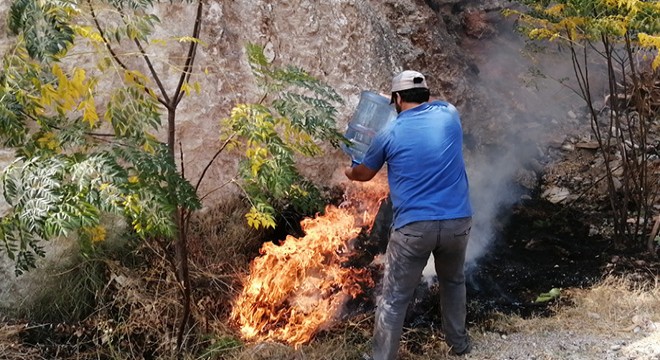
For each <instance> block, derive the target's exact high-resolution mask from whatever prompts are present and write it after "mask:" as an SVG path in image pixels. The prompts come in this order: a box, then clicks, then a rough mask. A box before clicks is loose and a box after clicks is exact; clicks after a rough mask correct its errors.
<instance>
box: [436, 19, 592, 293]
mask: <svg viewBox="0 0 660 360" xmlns="http://www.w3.org/2000/svg"><path fill="white" fill-rule="evenodd" d="M497 17H498V18H499V22H498V23H497V25H495V24H491V25H492V26H494V27H495V30H496V31H495V32H494V33H495V35H493V36H492V37H490V38H488V39H482V40H479V39H465V40H464V42H463V44H462V47H463V49H464V50H466V51H467V52H468V54H470V55H471V56H472V59H473V61H474V63H473V65H474V67H475V69H478V71H476V72H477V74H475V77H474V80H473V85H474V87H473V91H474V92H475V93H477V94H478V98H479V99H481V100H480V101H483V102H482V103H479V104H465V106H464V109H461V110H462V122H463V129H464V132H465V139H466V141H465V158H466V164H467V168H468V169H467V172H468V177H469V181H470V191H471V200H472V205H473V209H474V217H473V225H472V231H471V234H470V242H469V245H468V249H467V256H466V267H467V270H468V271H471V270H473V269H475V268H476V267H477V266H478V261H479V259H480V258H482V257H483V256H484V255H485V254H487V252H488V250H489V249H491V247H492V246H493V245H494V243H495V241H497V240H498V238H500V237H501V234H500V232H499V231H500V230H501V229H500V227H501V226H502V223H503V221H505V220H506V213H507V211H506V210H507V209H509V208H510V207H511V206H512V205H513V204H515V203H517V202H518V201H520V198H521V196H522V195H524V194H525V192H530V191H531V190H532V189H530V188H525V187H524V186H521V184H520V181H519V180H520V177H521V174H522V175H527V177H536V176H538V175H540V174H539V173H538V170H539V169H538V164H540V163H541V162H542V161H543V160H544V159H546V158H547V157H548V153H547V149H548V144H549V143H550V142H553V143H556V142H559V143H561V142H562V141H564V140H565V136H566V135H565V134H569V133H571V130H568V129H575V128H576V127H578V126H579V125H580V123H582V125H586V126H588V124H589V120H588V119H587V118H584V117H583V118H582V119H579V118H576V117H569V116H567V114H568V112H569V111H573V112H574V113H578V114H579V113H580V111H579V109H580V108H581V107H582V106H584V103H583V100H582V99H581V98H580V97H579V96H577V95H576V94H575V93H574V92H573V91H572V90H571V89H570V88H569V87H570V86H572V85H571V83H570V82H569V81H568V80H567V79H568V78H572V77H573V70H572V65H571V62H570V54H569V53H568V52H567V51H565V50H564V49H562V48H560V47H558V46H557V45H556V44H550V47H546V48H545V49H537V48H534V47H533V46H530V44H527V43H526V41H525V39H524V38H523V36H522V35H521V34H519V33H516V32H515V31H514V24H513V20H511V19H502V18H501V15H499V13H498V15H497ZM466 109H467V110H466ZM531 164H536V165H537V166H536V168H535V166H531ZM536 180H537V179H536V178H534V179H533V181H532V183H533V184H534V185H536V182H537V181H536ZM433 276H435V269H434V266H433V257H431V259H429V263H428V264H427V266H426V268H425V269H424V278H425V280H426V281H427V283H429V284H430V283H431V281H432V278H433Z"/></svg>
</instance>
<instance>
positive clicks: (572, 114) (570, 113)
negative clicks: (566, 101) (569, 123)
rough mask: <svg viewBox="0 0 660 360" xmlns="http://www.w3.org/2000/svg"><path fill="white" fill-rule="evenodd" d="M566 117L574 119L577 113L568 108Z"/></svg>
mask: <svg viewBox="0 0 660 360" xmlns="http://www.w3.org/2000/svg"><path fill="white" fill-rule="evenodd" d="M568 117H569V118H571V119H576V118H577V115H575V113H574V112H573V110H569V111H568Z"/></svg>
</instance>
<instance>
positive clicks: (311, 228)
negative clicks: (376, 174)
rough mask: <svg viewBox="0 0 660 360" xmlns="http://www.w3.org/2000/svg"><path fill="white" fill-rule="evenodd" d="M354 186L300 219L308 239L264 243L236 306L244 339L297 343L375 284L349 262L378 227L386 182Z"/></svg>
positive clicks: (385, 194) (234, 318)
mask: <svg viewBox="0 0 660 360" xmlns="http://www.w3.org/2000/svg"><path fill="white" fill-rule="evenodd" d="M351 187H352V191H347V192H346V193H347V195H348V196H347V197H346V201H345V202H344V203H343V204H342V205H340V206H338V207H337V206H328V207H327V208H326V209H325V213H324V214H322V215H319V216H317V217H315V218H308V219H304V220H303V221H302V222H301V226H302V229H303V232H304V234H305V235H304V236H303V237H300V238H295V237H293V236H288V237H287V238H286V239H285V241H283V242H282V243H281V244H280V245H276V244H274V243H272V242H267V243H265V244H264V245H263V246H262V248H261V250H260V253H261V255H260V256H259V257H257V258H256V259H254V260H253V262H252V263H251V265H250V275H249V276H248V278H247V280H246V282H245V285H244V287H243V291H242V292H241V294H240V295H239V297H238V299H237V300H236V302H234V304H233V311H232V319H233V320H234V321H236V322H237V323H238V324H239V325H240V331H241V336H242V337H243V338H244V339H246V340H249V341H264V340H271V341H282V342H285V343H288V344H291V345H294V346H296V347H298V346H300V345H302V344H305V343H307V342H309V341H310V339H311V338H312V337H313V336H314V335H315V334H316V332H317V331H319V330H321V329H323V328H325V327H327V326H329V325H330V324H331V323H332V321H333V320H335V319H336V318H337V316H339V315H340V314H341V311H342V309H343V306H344V304H346V302H347V301H348V300H349V299H350V298H355V297H357V296H358V295H359V294H360V293H361V292H362V291H363V289H364V288H373V287H374V283H373V280H372V279H371V273H370V272H369V271H368V269H364V268H355V267H350V266H345V265H344V264H346V263H348V262H349V260H350V256H351V255H352V253H353V248H352V246H351V241H353V240H354V239H356V238H357V237H358V235H359V234H360V233H361V232H362V231H363V230H364V229H365V228H369V229H370V228H371V226H372V225H373V221H374V219H375V215H376V213H377V210H378V205H379V204H380V203H381V201H382V200H384V199H385V198H386V196H387V186H386V185H385V182H384V179H383V178H382V176H381V177H380V181H378V180H377V181H374V182H372V183H367V184H352V185H351ZM351 195H353V196H351Z"/></svg>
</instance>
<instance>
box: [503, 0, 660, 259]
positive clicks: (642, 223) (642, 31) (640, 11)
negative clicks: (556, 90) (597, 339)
mask: <svg viewBox="0 0 660 360" xmlns="http://www.w3.org/2000/svg"><path fill="white" fill-rule="evenodd" d="M519 2H520V3H522V4H524V5H526V6H527V7H526V8H525V10H524V11H508V12H507V13H508V14H510V15H515V16H518V19H519V25H520V30H521V31H522V32H523V33H524V34H526V35H527V36H528V37H529V38H530V39H532V40H539V41H555V42H560V43H561V44H563V45H566V46H567V48H568V49H569V51H570V55H571V62H572V65H573V69H574V77H575V80H576V83H577V88H572V90H573V91H574V92H575V93H576V94H577V95H579V96H580V97H581V98H582V99H583V100H584V101H585V103H586V105H587V107H588V109H589V114H590V118H591V128H592V133H593V135H594V137H595V139H596V140H597V141H598V145H599V149H600V151H599V153H600V154H601V155H602V156H603V158H604V160H605V161H604V166H605V167H606V174H607V175H606V178H605V179H606V181H607V187H608V198H609V204H610V211H611V214H612V219H613V224H614V231H615V236H616V240H617V242H618V243H619V244H620V245H627V246H631V247H633V248H641V247H642V246H643V245H645V246H646V249H647V250H649V251H650V252H654V251H653V242H654V240H655V235H654V234H649V232H650V230H651V228H650V226H647V225H648V224H650V223H651V219H652V213H653V204H654V203H655V200H656V199H657V197H658V190H659V188H658V186H657V184H658V180H659V178H658V174H657V173H655V172H654V171H653V170H652V166H653V164H652V161H653V151H652V149H651V148H652V147H651V146H650V144H649V141H648V140H649V138H648V134H649V128H650V126H651V125H652V124H653V123H654V122H655V121H656V120H657V115H658V113H659V112H660V108H658V105H657V103H655V102H656V101H657V99H654V98H653V94H652V93H653V91H651V89H653V88H654V87H656V86H657V85H656V84H657V81H658V68H659V67H660V54H658V49H660V23H659V22H658V19H659V18H660V4H659V3H657V2H650V1H642V0H596V1H594V0H559V1H552V2H551V1H547V0H523V1H519ZM654 52H655V55H653V53H654ZM594 57H596V58H600V59H603V60H604V61H603V63H604V67H605V76H606V77H607V82H608V89H607V92H608V94H607V99H608V103H607V104H606V105H607V106H608V107H609V110H610V111H608V112H606V114H607V115H606V116H604V117H603V116H601V110H602V109H598V108H596V106H595V105H594V102H595V96H596V94H595V93H594V91H593V89H592V87H591V86H590V85H591V83H590V77H591V76H594V73H595V71H594V70H593V67H594V66H596V65H595V62H594V61H593V60H594V59H593V58H594ZM618 171H621V172H622V174H621V176H618V175H617V172H618ZM631 220H632V221H631Z"/></svg>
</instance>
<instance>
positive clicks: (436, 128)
mask: <svg viewBox="0 0 660 360" xmlns="http://www.w3.org/2000/svg"><path fill="white" fill-rule="evenodd" d="M429 95H430V91H429V89H428V86H427V84H426V79H425V78H424V75H422V74H421V73H419V72H416V71H410V70H407V71H404V72H402V73H400V74H398V75H397V76H395V77H394V78H393V79H392V98H391V102H392V103H394V104H395V105H396V110H397V112H398V113H399V115H398V116H397V118H396V120H395V121H394V122H393V123H391V124H390V125H389V126H387V127H386V128H385V129H383V130H382V131H381V132H380V133H378V135H376V137H375V138H374V139H373V140H372V143H371V146H370V147H369V149H368V150H367V152H366V154H365V156H364V160H363V161H362V163H361V164H359V165H356V166H354V167H348V168H346V171H345V173H346V176H347V177H348V178H349V179H351V180H355V181H369V180H371V179H372V178H373V177H374V176H375V175H376V173H377V172H378V171H379V170H380V169H381V167H382V166H383V165H384V164H385V162H387V176H388V182H389V186H390V195H391V197H392V204H393V208H394V221H393V224H392V231H391V234H390V240H389V243H388V246H387V251H386V255H385V256H386V263H385V274H384V278H383V290H382V296H381V298H380V300H379V303H378V308H377V310H376V318H375V325H374V338H373V352H374V353H373V358H374V359H375V360H390V359H395V358H396V355H397V351H398V348H399V341H400V338H401V332H402V328H403V321H404V318H405V315H406V309H407V307H408V303H409V302H410V300H411V298H412V296H413V293H414V291H415V288H416V287H417V285H418V284H419V282H420V279H421V274H422V270H423V269H424V267H425V265H426V263H427V261H428V258H429V256H430V254H431V253H433V257H434V258H435V270H436V274H437V276H438V281H439V285H440V290H441V296H440V305H441V315H442V328H443V331H444V333H445V341H446V342H447V344H448V345H449V346H450V347H451V351H452V352H453V353H454V354H456V355H463V354H467V353H468V352H470V350H471V345H470V342H469V338H468V335H467V331H466V329H465V315H466V300H465V296H466V295H465V292H466V291H465V275H464V272H463V265H464V262H465V249H466V247H467V242H468V237H469V234H470V229H471V222H472V208H471V206H470V199H469V198H470V196H469V190H468V179H467V174H466V172H465V163H464V160H463V149H462V148H463V139H462V138H463V132H462V128H461V123H460V116H459V114H458V111H457V110H456V108H455V107H454V106H453V105H451V104H449V103H447V102H444V101H433V102H429Z"/></svg>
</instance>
